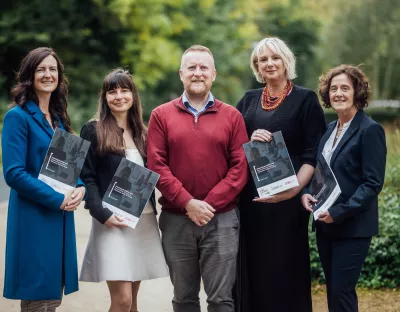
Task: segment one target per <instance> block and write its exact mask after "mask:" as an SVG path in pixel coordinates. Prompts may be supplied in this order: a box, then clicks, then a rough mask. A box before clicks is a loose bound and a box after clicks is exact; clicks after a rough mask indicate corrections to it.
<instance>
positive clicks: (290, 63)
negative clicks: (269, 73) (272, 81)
mask: <svg viewBox="0 0 400 312" xmlns="http://www.w3.org/2000/svg"><path fill="white" fill-rule="evenodd" d="M264 47H267V48H269V49H271V51H272V52H274V53H276V54H278V55H279V56H280V57H281V59H282V61H283V64H284V65H285V69H286V78H287V79H289V80H293V79H294V78H296V77H297V74H296V57H295V56H294V54H293V52H292V50H290V48H289V47H288V45H287V44H286V43H285V42H284V41H283V40H281V39H279V38H277V37H270V38H264V39H262V40H261V41H260V42H259V43H257V45H256V47H255V48H254V50H253V52H252V53H251V57H250V66H251V69H252V70H253V74H254V76H255V77H256V79H257V81H258V82H260V83H266V81H265V79H264V77H263V76H262V75H261V74H260V72H259V71H258V66H257V65H258V64H257V63H258V54H259V53H260V51H261V50H262V49H263V48H264Z"/></svg>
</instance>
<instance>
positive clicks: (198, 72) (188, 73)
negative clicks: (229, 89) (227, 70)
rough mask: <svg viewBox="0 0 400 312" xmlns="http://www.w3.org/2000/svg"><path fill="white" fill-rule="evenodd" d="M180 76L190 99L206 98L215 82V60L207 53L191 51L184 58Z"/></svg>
mask: <svg viewBox="0 0 400 312" xmlns="http://www.w3.org/2000/svg"><path fill="white" fill-rule="evenodd" d="M179 75H180V77H181V80H182V82H183V87H184V89H185V92H186V94H187V95H188V96H189V97H191V96H192V97H204V96H206V95H207V94H208V93H209V92H210V90H211V86H212V83H213V81H214V80H215V76H216V71H215V67H214V59H213V58H212V56H211V55H210V54H209V53H207V52H201V51H191V52H188V53H187V54H185V55H184V56H183V58H182V67H181V69H180V70H179Z"/></svg>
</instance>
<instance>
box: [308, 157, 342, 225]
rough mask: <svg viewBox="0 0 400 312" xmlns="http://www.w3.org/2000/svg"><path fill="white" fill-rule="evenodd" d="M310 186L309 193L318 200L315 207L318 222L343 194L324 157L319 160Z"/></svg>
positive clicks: (315, 216) (315, 217)
mask: <svg viewBox="0 0 400 312" xmlns="http://www.w3.org/2000/svg"><path fill="white" fill-rule="evenodd" d="M309 185H310V186H309V193H310V194H311V195H312V196H313V197H314V198H315V199H316V200H318V202H317V203H316V204H315V205H314V206H313V210H314V219H315V220H317V219H318V216H319V215H320V214H321V213H322V212H324V211H326V210H328V209H329V208H330V207H331V206H332V205H333V204H334V202H335V201H336V199H337V198H338V197H339V195H340V194H341V192H342V191H341V190H340V186H339V184H338V183H337V181H336V177H335V175H334V174H333V172H332V169H331V167H330V166H329V164H328V163H327V162H326V160H325V157H324V156H323V155H320V156H319V157H318V159H317V166H316V167H315V171H314V175H313V178H312V179H311V182H310V184H309Z"/></svg>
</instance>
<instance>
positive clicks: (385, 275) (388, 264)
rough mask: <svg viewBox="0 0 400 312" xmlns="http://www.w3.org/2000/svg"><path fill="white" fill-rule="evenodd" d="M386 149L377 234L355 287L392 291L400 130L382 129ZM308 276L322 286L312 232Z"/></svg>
mask: <svg viewBox="0 0 400 312" xmlns="http://www.w3.org/2000/svg"><path fill="white" fill-rule="evenodd" d="M385 132H386V142H387V148H388V154H387V164H386V175H385V185H384V188H383V190H382V192H381V194H380V195H379V226H380V233H379V235H377V236H376V237H374V238H373V239H372V243H371V248H370V250H369V254H368V257H367V259H366V263H365V265H364V267H363V270H362V273H361V277H360V281H359V286H363V287H370V288H380V287H389V288H396V287H399V286H400V196H399V191H400V161H399V159H400V130H399V128H398V127H396V125H395V124H392V125H390V126H385ZM309 237H310V250H311V274H312V278H313V280H314V281H315V282H318V283H324V282H325V281H324V275H323V272H322V267H321V264H320V261H319V257H318V252H317V248H316V241H315V233H312V232H310V234H309Z"/></svg>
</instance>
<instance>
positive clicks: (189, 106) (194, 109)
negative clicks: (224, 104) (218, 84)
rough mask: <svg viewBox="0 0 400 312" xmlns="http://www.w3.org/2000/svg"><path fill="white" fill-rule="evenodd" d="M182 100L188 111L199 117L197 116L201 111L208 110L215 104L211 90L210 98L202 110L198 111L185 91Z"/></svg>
mask: <svg viewBox="0 0 400 312" xmlns="http://www.w3.org/2000/svg"><path fill="white" fill-rule="evenodd" d="M182 102H183V105H185V107H186V108H187V109H188V111H189V112H191V113H192V114H193V115H194V116H195V117H197V116H199V114H200V113H202V112H204V111H205V110H207V108H210V107H212V106H213V105H214V96H213V95H212V94H211V92H209V93H208V99H207V101H206V104H205V105H204V107H203V108H202V109H201V110H200V111H198V110H197V109H196V108H194V107H193V106H192V105H190V103H189V99H188V98H187V96H186V92H183V94H182Z"/></svg>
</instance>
